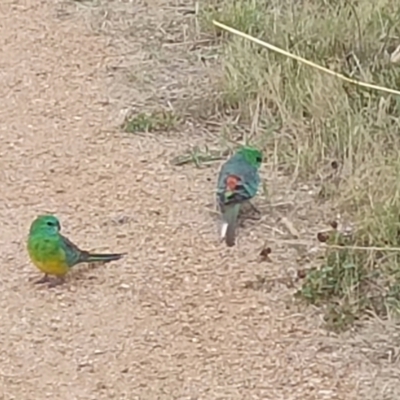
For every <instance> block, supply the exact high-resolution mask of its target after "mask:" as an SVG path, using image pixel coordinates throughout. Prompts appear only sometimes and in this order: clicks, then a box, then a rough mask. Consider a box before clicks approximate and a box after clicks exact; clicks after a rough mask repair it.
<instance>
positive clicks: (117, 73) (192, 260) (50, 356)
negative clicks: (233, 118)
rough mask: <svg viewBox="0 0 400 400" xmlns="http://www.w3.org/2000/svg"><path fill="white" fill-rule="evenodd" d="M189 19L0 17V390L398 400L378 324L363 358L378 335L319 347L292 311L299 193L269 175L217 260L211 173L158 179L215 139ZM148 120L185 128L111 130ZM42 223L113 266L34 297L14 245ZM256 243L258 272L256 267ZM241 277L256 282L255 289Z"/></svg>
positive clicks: (152, 13) (311, 317) (185, 171)
mask: <svg viewBox="0 0 400 400" xmlns="http://www.w3.org/2000/svg"><path fill="white" fill-rule="evenodd" d="M193 9H194V7H193V5H192V3H191V2H187V3H186V4H183V3H181V4H179V5H177V4H176V2H166V1H161V0H160V1H154V2H151V3H150V2H149V3H146V2H135V3H127V2H126V3H123V2H109V3H108V5H106V3H105V2H104V3H103V2H58V3H55V4H50V3H49V2H44V1H42V2H34V3H32V2H28V1H20V2H14V3H13V4H6V5H2V6H0V12H1V20H0V21H1V24H0V40H1V46H0V53H1V54H0V60H1V61H0V64H1V75H0V77H1V78H0V87H1V92H2V93H5V95H4V96H2V98H1V119H0V132H1V139H2V146H1V150H0V154H1V157H0V167H1V170H2V179H1V180H0V190H1V193H2V194H3V202H2V204H1V206H0V222H1V225H2V227H3V229H2V233H1V235H0V246H1V248H2V252H1V254H2V261H3V263H2V266H3V273H2V281H1V289H2V290H1V291H0V306H1V307H2V310H3V311H2V316H1V326H2V329H1V331H0V365H1V367H0V382H1V383H0V394H1V395H2V397H4V398H10V399H11V398H18V399H32V396H34V398H37V399H44V398H56V399H71V398H76V399H85V400H87V399H110V398H116V399H135V398H137V399H139V398H140V399H158V398H162V399H172V398H176V399H224V398H230V399H244V398H260V399H269V398H270V399H286V400H287V399H304V398H307V399H314V398H315V399H317V398H318V399H321V398H327V399H356V398H364V399H369V398H370V399H390V398H397V397H398V394H399V392H398V390H399V389H398V387H399V386H398V379H399V378H398V374H396V371H397V369H396V368H397V350H398V346H397V345H396V344H395V343H396V340H397V339H396V334H395V329H394V328H393V327H391V326H389V325H387V326H386V327H385V325H383V324H382V325H381V331H380V332H381V335H382V336H380V337H383V338H384V344H382V346H381V347H379V346H378V347H376V343H377V342H376V337H375V336H374V335H376V330H374V329H372V330H368V327H367V328H366V331H362V332H358V333H356V334H350V333H347V334H346V335H347V336H346V335H344V336H336V335H333V334H328V333H327V332H326V331H325V330H324V329H322V321H320V319H319V313H318V312H315V313H314V312H313V310H310V309H309V308H308V309H303V308H301V309H298V308H297V307H296V306H295V305H294V304H293V303H292V294H293V293H294V291H295V287H294V286H293V282H292V280H293V279H294V278H295V276H296V271H297V269H298V257H299V252H300V253H301V252H304V247H305V248H306V249H307V248H311V247H313V245H314V237H315V233H316V232H317V231H318V229H319V228H320V226H322V225H323V224H324V221H325V215H324V213H323V212H319V211H314V209H315V207H314V204H313V202H312V201H313V198H312V197H311V196H310V194H309V192H310V188H308V187H299V186H296V185H294V184H291V181H290V180H288V179H287V178H286V177H284V176H281V175H280V173H279V172H277V171H276V170H275V168H274V166H273V165H272V164H269V163H267V164H266V165H265V166H264V169H263V171H262V173H263V176H264V178H265V180H266V185H267V187H268V188H269V192H268V196H269V202H270V203H267V204H266V205H265V204H264V201H263V200H262V197H261V196H260V199H259V206H260V207H261V208H262V209H263V210H264V211H265V218H264V219H263V220H262V221H260V222H253V221H245V224H244V227H242V229H241V231H240V236H239V243H238V246H237V247H236V248H235V249H233V250H231V249H227V248H225V247H224V246H222V245H221V244H220V243H219V242H218V240H217V239H218V236H217V231H216V224H215V219H214V218H213V217H212V216H211V215H210V211H209V207H210V203H212V202H213V190H214V184H215V177H216V173H217V170H218V163H213V164H211V166H209V167H203V168H196V167H195V166H194V165H192V164H188V165H185V166H173V165H171V163H170V161H171V160H172V159H173V157H176V156H177V155H179V154H182V152H183V151H185V150H187V149H188V148H191V147H192V146H194V145H196V144H197V145H204V144H207V145H209V146H215V147H218V144H219V143H220V136H219V135H216V133H215V129H214V128H212V129H211V128H210V125H209V124H205V123H203V122H202V121H201V120H199V119H196V118H197V117H198V114H196V112H198V110H200V114H201V113H202V112H203V110H204V109H205V110H206V112H208V109H207V107H205V108H203V107H204V104H205V105H206V106H207V99H209V97H208V96H209V94H210V88H209V87H208V86H207V83H208V82H209V79H210V76H212V75H213V73H214V71H212V68H210V62H211V63H212V62H213V61H208V62H206V63H204V61H203V60H202V59H201V56H202V55H203V53H204V52H205V53H207V52H209V51H210V48H209V47H205V48H204V50H201V51H200V50H199V48H197V47H196V40H200V41H201V40H206V39H207V38H205V39H204V38H203V37H202V36H201V35H200V34H199V31H198V30H197V28H196V20H195V15H194V14H193V12H192V11H193ZM196 35H200V36H196ZM193 43H194V44H193ZM191 46H195V48H194V50H193V51H191V50H190V49H191ZM211 53H212V52H211ZM207 54H208V53H207ZM207 54H206V55H207ZM211 65H212V64H211ZM201 88H204V89H203V90H204V92H202V89H201ZM160 109H167V110H172V111H174V112H176V113H177V114H179V115H180V116H182V117H183V123H182V124H181V125H180V126H179V130H178V129H177V130H176V131H175V132H173V133H169V134H167V133H166V134H162V133H151V134H127V133H122V132H120V131H119V130H118V129H116V126H118V124H120V123H121V122H122V121H123V120H124V118H125V116H126V114H127V113H128V112H132V111H133V112H152V111H159V110H160ZM202 115H203V114H202ZM195 117H196V118H195ZM199 121H200V122H199ZM213 126H214V125H213ZM218 133H219V132H218ZM296 204H297V205H298V204H301V207H300V208H299V207H298V206H296ZM44 211H50V212H54V213H56V214H57V215H58V216H59V217H60V219H61V223H62V224H63V232H64V233H65V234H66V235H67V236H69V237H70V238H71V239H72V240H73V241H75V242H76V243H77V244H79V245H80V246H81V247H83V248H88V249H95V250H98V251H100V250H101V251H103V250H113V251H127V252H128V253H129V255H128V257H127V258H126V259H125V260H123V261H122V262H118V263H112V264H110V265H107V266H105V267H99V268H96V269H88V268H86V269H85V268H82V269H77V271H74V272H72V273H71V275H70V277H69V279H68V282H67V284H66V285H65V286H64V287H63V288H56V289H52V290H47V289H40V288H38V287H36V286H34V285H33V284H32V282H31V279H32V278H36V277H37V275H38V272H37V271H35V270H34V269H33V267H32V265H31V264H30V263H29V262H28V259H27V254H26V251H25V237H26V234H27V230H28V227H29V224H30V222H31V220H32V218H33V217H34V216H35V215H36V214H37V213H40V212H44ZM313 212H314V213H315V216H314V218H313V222H312V224H309V225H308V222H307V221H309V220H308V219H307V218H306V217H307V216H308V215H309V213H313ZM287 215H292V216H293V217H292V219H293V221H294V224H295V226H296V229H298V230H299V231H300V232H304V235H305V236H304V239H303V242H304V244H303V245H301V246H297V247H296V246H293V245H291V244H290V243H288V242H286V241H285V240H283V239H285V235H287V232H286V231H285V226H284V225H283V226H282V225H281V222H280V221H281V217H282V216H287ZM286 239H287V240H289V239H290V237H289V236H288V235H287V237H286ZM266 242H267V243H271V247H272V254H271V260H272V261H271V262H268V263H265V262H260V261H259V252H260V250H261V249H262V248H263V246H264V245H265V243H266ZM305 252H307V251H305ZM256 275H260V276H263V277H264V278H265V281H264V282H263V285H261V287H260V288H258V289H257V290H255V289H252V286H251V285H249V282H254V281H256ZM389 334H390V335H391V336H388V335H389ZM388 337H390V338H391V339H392V340H391V341H392V342H393V347H390V346H389V347H386V346H387V345H386V343H387V342H388V341H387V339H388ZM367 338H371V342H369V341H368V340H367ZM364 344H365V346H364ZM374 346H375V347H374ZM365 348H366V349H365ZM364 350H365V351H364Z"/></svg>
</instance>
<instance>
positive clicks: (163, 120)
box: [122, 111, 180, 133]
mask: <svg viewBox="0 0 400 400" xmlns="http://www.w3.org/2000/svg"><path fill="white" fill-rule="evenodd" d="M179 123H180V118H179V117H178V116H177V115H175V114H174V113H172V112H169V111H162V112H153V113H140V114H137V115H135V116H130V117H128V118H126V120H125V121H124V124H123V126H122V128H123V130H124V131H125V132H129V133H139V132H145V133H147V132H161V131H169V130H171V129H174V128H176V126H177V125H178V124H179Z"/></svg>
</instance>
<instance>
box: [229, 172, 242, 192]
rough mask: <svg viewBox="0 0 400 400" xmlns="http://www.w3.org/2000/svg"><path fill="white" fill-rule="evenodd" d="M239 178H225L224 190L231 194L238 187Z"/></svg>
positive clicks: (230, 176) (232, 176)
mask: <svg viewBox="0 0 400 400" xmlns="http://www.w3.org/2000/svg"><path fill="white" fill-rule="evenodd" d="M239 182H240V178H239V177H238V176H236V175H229V176H228V177H227V178H226V189H227V190H228V191H230V192H233V191H234V190H235V189H236V188H237V186H238V185H239Z"/></svg>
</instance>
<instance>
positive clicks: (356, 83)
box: [213, 21, 400, 95]
mask: <svg viewBox="0 0 400 400" xmlns="http://www.w3.org/2000/svg"><path fill="white" fill-rule="evenodd" d="M213 24H214V25H215V26H218V27H219V28H221V29H224V30H226V31H228V32H230V33H233V34H235V35H237V36H241V37H242V38H244V39H247V40H250V41H251V42H253V43H257V44H259V45H260V46H263V47H266V48H267V49H269V50H273V51H276V52H277V53H279V54H283V55H284V56H286V57H289V58H292V59H294V60H296V61H299V62H302V63H303V64H306V65H309V66H310V67H313V68H316V69H319V70H320V71H324V72H326V73H328V74H330V75H333V76H336V77H337V78H340V79H342V80H344V81H346V82H350V83H353V84H354V85H358V86H362V87H366V88H369V89H376V90H380V91H382V92H386V93H392V94H397V95H400V92H399V91H398V90H394V89H389V88H385V87H383V86H378V85H372V84H370V83H365V82H361V81H357V80H354V79H350V78H348V77H347V76H344V75H342V74H339V73H337V72H335V71H331V70H330V69H328V68H324V67H322V66H321V65H318V64H315V63H313V62H311V61H308V60H306V59H305V58H302V57H299V56H296V55H294V54H291V53H289V52H287V51H285V50H282V49H280V48H279V47H276V46H273V45H272V44H269V43H266V42H264V41H262V40H260V39H257V38H255V37H253V36H250V35H248V34H247V33H243V32H241V31H238V30H237V29H234V28H231V27H229V26H227V25H224V24H221V22H218V21H213Z"/></svg>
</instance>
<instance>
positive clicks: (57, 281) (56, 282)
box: [48, 277, 64, 288]
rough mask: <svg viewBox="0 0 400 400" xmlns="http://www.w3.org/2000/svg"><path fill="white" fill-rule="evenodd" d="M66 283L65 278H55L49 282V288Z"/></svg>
mask: <svg viewBox="0 0 400 400" xmlns="http://www.w3.org/2000/svg"><path fill="white" fill-rule="evenodd" d="M63 283H64V278H61V277H57V278H55V279H53V280H52V281H51V282H50V283H49V286H48V287H49V288H54V287H56V286H59V285H62V284H63Z"/></svg>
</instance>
